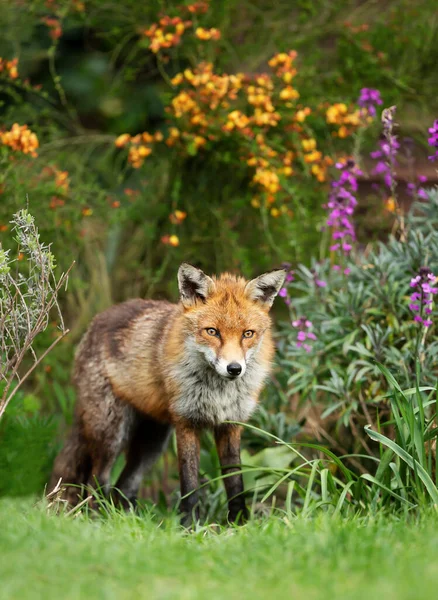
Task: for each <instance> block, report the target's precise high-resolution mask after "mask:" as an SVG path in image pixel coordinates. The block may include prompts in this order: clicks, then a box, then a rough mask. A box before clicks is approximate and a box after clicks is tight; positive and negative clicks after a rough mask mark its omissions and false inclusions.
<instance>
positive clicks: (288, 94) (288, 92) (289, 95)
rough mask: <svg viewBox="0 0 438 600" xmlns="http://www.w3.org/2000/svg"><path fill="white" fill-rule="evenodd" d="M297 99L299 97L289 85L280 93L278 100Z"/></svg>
mask: <svg viewBox="0 0 438 600" xmlns="http://www.w3.org/2000/svg"><path fill="white" fill-rule="evenodd" d="M299 97H300V95H299V93H298V92H297V90H296V89H295V88H293V87H292V86H290V85H288V86H286V87H285V88H283V89H282V90H281V92H280V98H281V99H282V100H296V99H297V98H299Z"/></svg>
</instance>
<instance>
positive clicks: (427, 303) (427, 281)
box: [409, 267, 438, 327]
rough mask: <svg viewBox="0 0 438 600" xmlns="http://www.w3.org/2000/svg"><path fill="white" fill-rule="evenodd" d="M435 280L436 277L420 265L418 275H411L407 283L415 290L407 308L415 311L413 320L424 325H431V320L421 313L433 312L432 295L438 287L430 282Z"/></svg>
mask: <svg viewBox="0 0 438 600" xmlns="http://www.w3.org/2000/svg"><path fill="white" fill-rule="evenodd" d="M436 281H437V278H436V277H435V275H434V274H433V273H432V271H431V270H430V269H429V268H428V267H421V268H420V269H419V270H418V275H416V276H415V277H413V278H412V279H411V281H410V284H409V285H410V287H411V288H415V290H416V291H415V292H413V293H412V294H411V298H410V300H411V302H410V304H409V309H410V310H411V311H412V312H414V313H417V314H416V315H415V316H414V321H415V322H416V323H422V325H423V326H424V327H430V325H432V320H431V319H425V318H424V317H423V315H424V314H426V315H431V314H432V312H433V297H434V296H435V295H436V294H438V287H434V286H432V285H431V284H433V283H435V282H436Z"/></svg>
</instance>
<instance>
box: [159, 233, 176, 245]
mask: <svg viewBox="0 0 438 600" xmlns="http://www.w3.org/2000/svg"><path fill="white" fill-rule="evenodd" d="M161 242H162V243H163V244H165V245H166V246H173V247H174V248H176V246H179V238H178V236H177V235H163V237H162V238H161Z"/></svg>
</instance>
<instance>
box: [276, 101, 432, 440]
mask: <svg viewBox="0 0 438 600" xmlns="http://www.w3.org/2000/svg"><path fill="white" fill-rule="evenodd" d="M394 113H395V108H394V107H393V108H392V109H388V110H386V111H383V114H382V122H383V127H384V137H385V140H384V141H383V142H382V143H381V148H380V150H379V151H378V152H377V153H375V154H374V157H375V158H378V159H379V160H380V161H381V163H380V164H381V165H382V167H381V171H380V172H384V173H385V179H384V185H385V186H388V187H389V188H390V189H392V193H393V194H394V190H395V179H394V160H395V156H396V152H397V150H398V143H397V138H396V136H395V134H394V127H395V121H394ZM432 129H433V128H432ZM433 141H434V140H433V139H432V140H431V139H429V143H430V144H431V142H433ZM432 145H433V144H432ZM336 166H337V168H338V169H339V171H340V176H339V178H338V179H337V180H335V181H334V182H333V183H332V191H331V193H330V196H329V202H328V204H327V207H326V208H327V209H328V218H327V227H328V228H329V229H330V231H331V235H332V237H333V238H334V240H333V241H335V242H336V243H335V244H332V245H331V247H330V252H331V254H330V257H329V258H327V259H325V260H322V261H319V262H316V261H315V260H313V262H312V265H311V268H310V269H309V268H307V267H305V266H303V265H299V266H298V267H297V269H296V270H295V274H294V277H293V278H291V279H289V281H288V282H287V284H286V287H285V288H284V289H283V290H281V294H280V295H281V296H283V297H284V298H285V300H286V303H287V305H288V307H289V310H290V315H291V319H290V322H289V323H284V324H283V328H282V332H281V334H280V337H279V350H280V355H281V358H280V365H281V366H282V368H284V369H287V370H289V372H290V371H291V370H292V373H291V374H290V377H289V381H288V392H289V393H290V394H294V393H297V392H299V393H300V396H301V399H302V400H306V399H308V398H311V399H313V400H318V401H322V402H324V403H325V404H326V410H325V412H324V415H328V414H330V413H332V412H336V414H337V415H338V418H339V419H340V421H341V422H342V423H343V424H344V425H346V426H351V427H353V428H354V431H355V432H356V441H357V442H362V443H363V444H365V447H367V446H366V441H364V438H363V436H362V435H361V434H358V433H357V431H358V429H357V428H358V424H360V423H363V424H366V423H370V422H371V421H372V422H374V423H378V422H380V420H381V419H382V418H383V416H384V415H385V413H386V412H387V410H388V406H387V404H386V402H385V397H386V393H387V391H388V382H387V380H386V379H385V378H384V377H382V372H381V370H380V369H379V368H378V367H377V365H376V362H375V361H378V362H380V363H382V364H383V365H384V366H385V367H386V368H387V369H388V370H389V371H390V372H391V373H393V374H394V375H395V376H396V377H397V378H398V381H399V382H400V384H401V385H402V387H406V388H407V387H409V386H411V385H412V382H413V381H415V379H416V372H417V368H418V367H419V368H420V370H421V378H422V382H424V383H425V384H426V385H427V384H430V385H434V384H435V382H436V377H437V375H438V370H437V358H438V342H437V341H436V335H434V334H435V327H436V325H435V322H434V314H435V313H436V307H435V302H434V298H435V296H436V294H437V293H438V277H437V275H438V228H437V225H438V190H429V191H428V192H426V191H425V190H424V189H423V188H421V193H418V194H417V197H418V198H419V199H420V200H422V201H421V202H420V201H418V202H417V203H415V204H414V205H413V206H412V208H411V210H410V212H409V213H408V215H407V216H406V218H403V219H399V221H398V227H397V228H396V229H395V230H394V234H393V235H392V236H391V237H390V238H389V240H388V242H387V243H377V244H376V245H375V246H370V247H368V248H367V250H366V251H365V252H363V251H362V252H359V251H357V249H356V248H355V244H354V241H355V232H354V224H353V213H354V208H355V206H356V199H355V197H354V193H355V191H356V190H357V181H356V176H357V174H358V173H359V171H358V169H357V167H356V165H355V163H354V162H353V161H352V160H347V161H345V162H339V163H338V164H337V165H336ZM423 182H424V181H422V183H423ZM394 195H395V194H394ZM424 200H426V202H424ZM395 210H396V211H397V216H398V217H400V216H403V212H402V209H401V208H400V207H398V205H397V204H396V206H395ZM340 262H342V263H343V265H342V267H341V265H340V264H338V263H340ZM294 296H297V297H294ZM310 326H311V328H312V335H311V336H310V337H311V340H312V344H311V345H310V344H305V343H304V342H305V338H308V337H309V334H308V333H307V330H308V329H310ZM297 330H298V332H297ZM303 349H304V350H305V351H306V352H303ZM367 451H368V448H367Z"/></svg>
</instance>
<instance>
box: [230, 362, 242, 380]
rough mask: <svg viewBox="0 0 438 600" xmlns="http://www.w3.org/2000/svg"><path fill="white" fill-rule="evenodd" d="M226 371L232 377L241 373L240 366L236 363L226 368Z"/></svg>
mask: <svg viewBox="0 0 438 600" xmlns="http://www.w3.org/2000/svg"><path fill="white" fill-rule="evenodd" d="M227 371H228V373H229V374H230V375H232V376H233V377H237V376H238V375H240V374H241V372H242V366H241V365H239V363H237V362H233V363H230V364H229V365H228V366H227Z"/></svg>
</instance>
